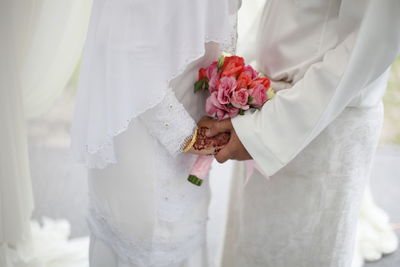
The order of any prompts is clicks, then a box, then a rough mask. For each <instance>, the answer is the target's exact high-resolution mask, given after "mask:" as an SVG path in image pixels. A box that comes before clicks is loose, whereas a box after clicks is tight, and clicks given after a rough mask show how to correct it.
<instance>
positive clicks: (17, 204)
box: [0, 1, 33, 267]
mask: <svg viewBox="0 0 400 267" xmlns="http://www.w3.org/2000/svg"><path fill="white" fill-rule="evenodd" d="M16 11H17V10H16V9H15V2H11V1H2V2H0V35H1V36H2V39H1V42H0V58H1V60H0V125H1V130H0V148H1V151H0V265H1V266H4V267H8V266H13V265H12V262H11V258H10V257H11V255H10V253H11V252H14V253H16V250H17V249H18V248H19V247H20V245H21V244H22V243H23V242H25V241H29V239H30V229H29V218H30V216H31V212H32V209H33V198H32V190H31V183H30V173H29V164H28V153H27V143H26V129H25V123H24V118H25V115H24V112H23V106H22V98H21V94H22V92H21V91H22V90H21V84H20V83H19V78H20V77H19V72H18V68H17V64H16V60H15V57H16V55H17V54H18V52H19V50H18V48H19V46H18V43H17V42H16V35H17V33H20V32H19V31H18V32H17V33H15V32H14V31H13V30H14V29H18V27H17V25H16V24H15V23H14V21H13V18H14V14H15V13H16ZM25 11H26V10H21V15H28V14H29V13H28V12H25Z"/></svg>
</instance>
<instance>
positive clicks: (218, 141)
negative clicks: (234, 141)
mask: <svg viewBox="0 0 400 267" xmlns="http://www.w3.org/2000/svg"><path fill="white" fill-rule="evenodd" d="M213 122H215V120H214V119H212V118H210V117H207V116H205V117H203V118H201V120H200V121H199V122H198V124H197V125H198V131H197V138H196V142H195V143H194V145H193V146H192V148H191V149H190V150H189V151H188V152H190V153H193V154H198V155H214V154H216V153H218V151H220V150H221V149H222V148H223V147H224V146H225V145H226V144H227V143H228V142H229V138H230V133H220V134H217V135H215V136H213V137H207V136H206V131H207V130H208V129H209V128H210V127H211V125H212V124H213Z"/></svg>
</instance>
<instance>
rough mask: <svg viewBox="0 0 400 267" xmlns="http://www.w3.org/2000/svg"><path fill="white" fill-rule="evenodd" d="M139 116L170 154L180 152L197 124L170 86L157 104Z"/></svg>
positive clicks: (173, 154) (174, 154)
mask: <svg viewBox="0 0 400 267" xmlns="http://www.w3.org/2000/svg"><path fill="white" fill-rule="evenodd" d="M140 118H141V119H142V121H143V123H144V124H145V125H146V126H147V128H148V130H149V132H150V134H151V135H153V136H154V137H156V138H157V139H158V141H159V142H160V143H161V144H162V145H164V146H165V148H166V149H167V150H168V152H169V153H170V154H171V155H172V156H176V155H177V154H178V153H179V152H181V150H182V149H183V147H184V145H185V144H186V142H187V139H188V138H189V137H191V136H192V135H193V132H194V129H195V128H196V126H197V124H196V122H195V121H194V120H193V119H192V117H190V115H189V113H188V112H187V111H186V110H185V108H184V106H183V105H182V104H181V103H180V102H179V101H178V99H177V98H176V97H175V94H174V92H173V91H172V90H171V88H169V89H168V91H167V93H166V95H165V98H164V99H163V100H162V101H161V102H160V103H159V104H158V105H157V106H155V107H154V108H152V109H149V110H147V111H146V112H144V113H143V114H142V115H141V117H140Z"/></svg>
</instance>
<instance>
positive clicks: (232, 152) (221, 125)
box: [206, 119, 252, 163]
mask: <svg viewBox="0 0 400 267" xmlns="http://www.w3.org/2000/svg"><path fill="white" fill-rule="evenodd" d="M208 128H209V130H208V131H207V132H206V135H207V136H208V137H213V136H215V135H217V134H219V133H227V132H228V133H230V134H231V137H230V139H229V142H228V144H227V145H226V146H224V147H223V148H222V149H221V150H220V151H219V152H218V153H217V154H216V155H215V159H216V160H217V161H218V162H219V163H224V162H225V161H227V160H228V159H235V160H249V159H252V157H251V155H250V154H249V152H247V150H246V148H245V147H244V146H243V144H242V142H240V140H239V138H238V136H237V134H236V132H235V129H234V128H233V126H232V122H231V119H226V120H222V121H215V120H214V121H212V123H211V124H210V126H209V127H208Z"/></svg>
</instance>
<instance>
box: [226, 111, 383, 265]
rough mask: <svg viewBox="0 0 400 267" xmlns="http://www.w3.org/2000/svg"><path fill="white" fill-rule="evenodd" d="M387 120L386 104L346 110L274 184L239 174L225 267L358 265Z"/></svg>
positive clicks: (233, 202)
mask: <svg viewBox="0 0 400 267" xmlns="http://www.w3.org/2000/svg"><path fill="white" fill-rule="evenodd" d="M382 117H383V109H382V106H381V105H379V106H378V107H375V108H366V109H363V108H346V109H345V110H344V112H343V113H342V114H341V115H340V116H339V117H338V118H336V119H335V120H334V121H333V122H332V123H331V124H330V125H329V126H328V127H327V128H326V129H325V130H324V131H323V132H322V133H321V134H320V135H319V136H317V138H315V139H314V140H313V141H312V142H311V143H310V144H309V145H308V146H307V147H306V148H305V149H304V150H303V151H302V152H301V153H300V154H299V155H297V156H296V158H294V159H293V160H292V161H291V162H290V163H289V164H288V165H286V166H285V167H284V168H282V170H280V171H279V172H278V173H277V174H275V175H273V176H272V177H271V179H270V180H268V181H266V180H265V179H263V177H262V176H261V175H260V174H259V173H258V172H255V173H254V175H253V177H252V178H251V179H250V181H249V183H248V184H247V185H246V186H245V187H243V184H242V183H243V182H244V178H243V177H244V176H242V175H243V172H244V168H242V169H241V172H236V173H238V176H237V177H234V178H235V179H233V180H234V181H236V185H234V187H233V190H232V192H234V195H232V198H231V199H232V203H231V204H230V212H231V215H230V218H229V221H228V229H227V240H229V244H228V243H226V244H225V246H226V247H225V256H224V263H223V265H222V266H229V267H235V266H238V267H239V266H265V263H266V262H267V263H268V264H269V265H270V266H276V267H284V266H300V267H309V266H330V267H345V266H351V261H352V251H353V246H354V241H355V233H356V223H357V220H356V218H357V217H358V213H359V207H360V202H361V199H362V194H363V191H364V188H365V184H366V181H367V179H368V177H369V172H370V168H371V162H372V157H373V155H374V151H375V149H376V146H377V142H378V139H379V134H380V129H381V125H382ZM235 192H236V193H235ZM254 203H257V205H256V206H255V204H254ZM255 207H256V208H255ZM260 210H262V211H263V213H262V214H260V212H259V211H260ZM242 226H246V227H242ZM277 226H279V227H277ZM235 241H237V242H235ZM299 247H301V248H302V249H301V251H299V249H298V248H299ZM237 252H238V253H237ZM288 255H290V256H289V257H288Z"/></svg>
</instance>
